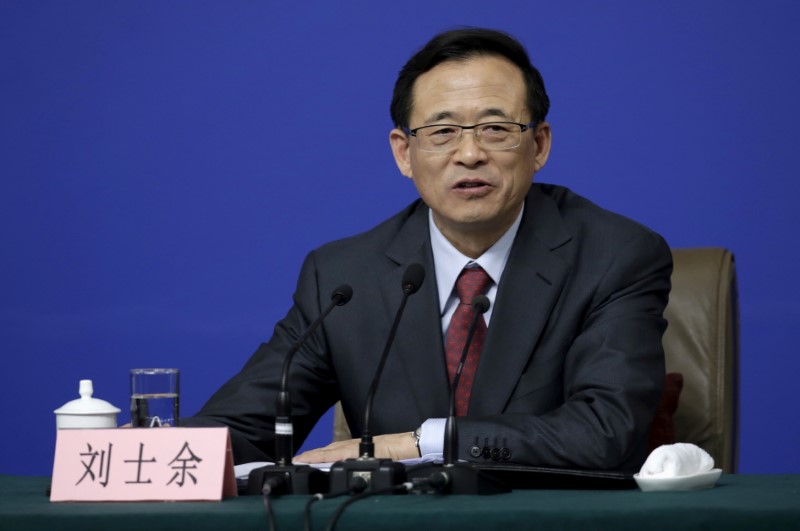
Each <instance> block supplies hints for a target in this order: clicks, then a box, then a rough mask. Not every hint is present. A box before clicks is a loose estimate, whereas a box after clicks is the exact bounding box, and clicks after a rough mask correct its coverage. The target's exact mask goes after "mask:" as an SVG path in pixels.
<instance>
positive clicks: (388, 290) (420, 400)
mask: <svg viewBox="0 0 800 531" xmlns="http://www.w3.org/2000/svg"><path fill="white" fill-rule="evenodd" d="M386 255H387V257H388V258H389V259H390V261H391V263H390V266H389V267H388V268H387V270H386V271H385V272H384V274H383V275H382V278H381V280H380V290H381V292H382V295H383V298H384V302H385V305H384V306H385V308H386V309H387V312H388V313H387V319H388V323H389V325H390V326H391V323H392V321H393V319H394V316H395V313H396V312H397V308H398V307H399V306H400V302H401V300H402V296H403V292H402V289H401V282H402V278H403V273H404V272H405V270H406V268H407V267H408V266H409V265H410V264H412V263H415V262H416V263H419V264H420V265H422V266H423V268H425V281H424V282H423V283H422V286H421V287H420V289H419V291H417V293H415V294H413V295H411V296H410V297H409V299H408V302H407V305H406V309H405V313H404V314H403V317H402V319H401V321H400V326H399V328H398V332H397V336H396V337H395V342H394V345H393V347H392V352H391V353H390V354H389V356H390V358H389V359H390V360H391V359H392V358H393V357H396V359H399V360H398V363H399V364H400V366H402V369H403V374H402V377H401V378H400V379H399V381H402V382H404V385H407V388H406V389H404V391H405V392H407V393H409V394H410V397H411V398H412V399H413V404H414V405H415V406H416V409H417V412H418V415H419V418H432V417H442V416H444V415H446V413H447V404H448V383H447V382H448V381H447V369H446V366H445V359H444V344H443V341H442V330H441V316H440V315H439V294H438V291H437V288H436V276H435V269H434V265H433V254H432V251H431V244H430V232H429V229H428V207H427V206H425V205H424V204H423V203H422V202H420V203H419V206H418V207H417V208H416V209H415V210H414V212H413V213H412V214H411V216H410V217H409V219H408V220H407V222H406V223H405V224H404V225H403V227H402V229H401V230H400V231H399V232H398V234H397V236H396V237H395V239H394V240H393V241H392V242H391V243H390V245H389V247H388V248H387V252H386ZM389 363H391V361H390V362H389ZM386 375H389V372H388V371H387V372H386Z"/></svg>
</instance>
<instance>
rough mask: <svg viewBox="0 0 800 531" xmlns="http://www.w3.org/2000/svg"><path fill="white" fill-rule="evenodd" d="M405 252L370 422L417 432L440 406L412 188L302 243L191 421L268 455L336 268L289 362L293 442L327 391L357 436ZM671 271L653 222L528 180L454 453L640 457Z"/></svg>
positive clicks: (381, 428)
mask: <svg viewBox="0 0 800 531" xmlns="http://www.w3.org/2000/svg"><path fill="white" fill-rule="evenodd" d="M413 262H418V263H420V264H422V265H423V266H424V268H425V270H426V272H427V278H426V280H425V282H424V283H423V285H422V287H421V288H420V290H419V291H418V292H417V293H416V294H414V295H412V296H411V297H410V298H409V300H408V304H407V307H406V310H405V314H404V315H403V318H402V321H401V323H400V327H399V330H398V334H397V338H396V340H395V343H394V345H393V347H392V350H391V353H390V356H389V360H388V362H387V365H386V370H385V372H384V373H383V378H382V381H381V385H380V387H379V390H378V393H377V395H376V398H375V402H374V405H373V419H372V425H371V432H372V433H373V434H381V433H398V432H403V431H412V430H413V429H415V428H416V427H418V426H419V425H420V424H421V423H422V422H423V421H425V420H426V419H428V418H434V417H445V416H446V415H447V411H448V379H447V371H446V367H445V356H444V347H443V338H442V333H441V319H440V316H439V303H438V295H437V290H436V286H435V278H434V267H433V258H432V252H431V245H430V238H429V232H428V207H427V206H426V205H425V204H424V203H422V202H421V201H416V202H414V203H413V204H411V205H410V206H409V207H408V208H406V209H405V210H403V211H402V212H400V213H399V214H398V215H396V216H394V217H392V218H391V219H389V220H388V221H386V222H384V223H382V224H381V225H379V226H377V227H376V228H374V229H372V230H370V231H368V232H366V233H363V234H360V235H357V236H354V237H352V238H348V239H345V240H340V241H336V242H333V243H330V244H327V245H325V246H323V247H321V248H319V249H317V250H315V251H313V252H312V253H310V254H309V255H308V257H307V258H306V261H305V263H304V265H303V268H302V271H301V273H300V278H299V281H298V284H297V290H296V293H295V295H294V306H293V307H292V308H291V309H290V310H289V313H288V314H287V315H286V317H285V318H284V319H283V320H282V321H281V322H279V323H278V324H277V326H276V327H275V331H274V334H273V337H272V339H271V340H270V341H269V343H266V344H263V345H262V346H261V347H260V348H259V349H258V350H257V351H256V352H255V353H254V354H253V356H252V357H251V358H250V360H249V361H248V362H247V364H246V365H245V366H244V368H243V369H242V371H241V372H240V373H239V374H238V375H236V376H235V377H234V378H232V379H231V380H230V381H229V382H228V383H226V384H225V385H224V386H223V387H222V388H221V389H220V390H219V391H217V393H216V394H214V395H213V396H212V397H211V399H210V400H209V402H208V403H207V404H206V405H205V406H204V407H203V408H202V410H201V411H200V412H199V414H198V415H197V416H196V417H195V418H193V419H189V421H188V422H185V424H187V425H198V424H200V425H209V424H213V423H223V424H226V425H228V426H230V427H231V428H232V436H233V444H234V455H235V459H236V461H237V462H244V461H252V460H263V459H268V457H267V456H268V455H269V454H272V452H273V415H274V408H275V395H276V392H277V389H278V387H279V378H280V372H281V366H282V363H283V359H284V356H285V354H286V352H287V351H288V350H289V347H290V346H291V344H292V343H293V342H294V341H295V339H296V338H297V337H298V336H299V335H300V334H301V333H302V332H303V330H304V329H305V328H306V327H307V326H308V325H309V324H310V322H311V321H313V320H314V319H315V318H316V317H317V316H318V315H319V313H320V311H321V310H322V309H323V308H324V307H325V306H327V305H328V304H329V302H330V297H331V292H332V290H333V289H334V288H335V287H336V286H338V285H339V284H341V283H343V282H346V283H349V284H350V285H352V287H353V292H354V295H353V298H352V300H351V301H350V302H349V304H347V305H346V306H343V307H341V308H336V309H334V311H333V312H332V313H331V314H330V315H329V316H328V318H327V319H326V321H325V323H324V325H323V327H322V328H321V331H319V333H317V334H315V335H313V336H312V337H311V338H310V339H309V341H308V342H307V343H306V344H305V347H304V348H303V349H302V350H301V351H300V352H298V354H297V355H296V356H295V358H294V361H293V365H292V371H291V378H290V382H291V392H292V403H293V413H294V415H295V416H294V423H295V444H296V446H299V445H300V444H301V443H302V441H303V440H304V439H305V437H306V436H307V434H308V432H309V431H310V429H311V428H312V427H313V425H314V423H315V422H316V420H317V419H318V418H319V417H320V415H322V414H323V413H324V412H325V411H326V410H328V408H330V407H331V406H332V405H333V404H334V403H335V402H336V401H337V400H341V401H342V405H343V407H344V412H345V415H346V417H347V420H348V423H349V425H350V428H351V430H352V432H353V434H354V436H359V435H360V432H361V426H362V422H363V420H362V419H363V412H364V405H365V396H366V392H367V389H368V388H369V385H370V383H371V380H372V378H373V375H374V372H375V369H376V366H377V363H378V359H379V357H380V355H381V352H382V351H383V348H384V343H385V341H386V338H387V335H388V333H389V328H390V326H391V323H392V320H393V318H394V314H395V312H396V310H397V308H398V306H399V304H400V301H401V298H402V289H401V277H402V275H403V272H404V270H405V269H406V267H407V266H408V265H409V264H411V263H413ZM671 270H672V259H671V254H670V250H669V248H668V247H667V245H666V243H665V242H664V240H663V239H662V238H661V237H660V236H658V235H657V234H655V233H654V232H652V231H650V230H648V229H646V228H644V227H642V226H641V225H639V224H637V223H634V222H632V221H630V220H628V219H625V218H623V217H621V216H618V215H616V214H612V213H610V212H607V211H605V210H602V209H600V208H599V207H597V206H596V205H594V204H592V203H591V202H589V201H587V200H586V199H584V198H582V197H580V196H578V195H576V194H574V193H572V192H571V191H569V190H567V189H565V188H562V187H558V186H551V185H541V184H534V186H533V187H532V189H531V192H530V193H529V194H528V197H527V200H526V207H525V213H524V216H523V219H522V223H521V224H520V228H519V231H518V233H517V236H516V239H515V240H514V245H513V247H512V250H511V254H510V256H509V260H508V263H507V265H506V269H505V271H504V273H503V276H502V278H501V280H500V283H499V286H498V292H497V297H496V301H495V305H494V308H493V314H492V320H491V323H490V326H489V330H488V335H487V338H486V343H485V345H484V350H483V353H482V354H481V357H480V363H479V367H478V371H477V375H476V379H475V382H474V384H473V390H472V397H471V400H470V407H469V416H468V417H462V418H459V421H458V429H459V443H460V444H459V457H460V458H462V459H469V460H483V459H485V457H477V458H476V457H475V456H474V453H476V452H475V450H474V447H476V446H477V447H478V448H483V447H484V446H487V447H489V448H507V449H508V452H506V453H507V454H508V453H510V457H509V459H508V460H509V461H510V462H515V463H522V464H528V465H539V466H564V467H580V468H590V469H612V468H617V469H620V468H624V469H630V470H633V469H636V468H638V467H639V466H640V465H641V463H642V462H643V460H644V458H645V457H646V455H645V452H646V444H647V433H648V430H649V426H650V423H651V421H652V418H653V415H654V412H655V409H656V406H657V403H658V400H659V397H660V394H661V390H662V385H663V380H664V355H663V350H662V346H661V336H662V334H663V332H664V329H665V328H666V322H665V321H664V319H663V317H662V312H663V310H664V307H665V306H666V303H667V298H668V293H669V288H670V273H671ZM471 450H472V451H471ZM264 454H266V455H264Z"/></svg>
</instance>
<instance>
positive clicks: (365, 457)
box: [330, 264, 425, 493]
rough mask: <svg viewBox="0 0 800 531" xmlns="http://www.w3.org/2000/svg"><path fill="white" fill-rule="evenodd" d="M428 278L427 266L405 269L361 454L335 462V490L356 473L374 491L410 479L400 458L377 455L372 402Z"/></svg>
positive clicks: (345, 486)
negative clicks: (412, 301) (411, 300)
mask: <svg viewBox="0 0 800 531" xmlns="http://www.w3.org/2000/svg"><path fill="white" fill-rule="evenodd" d="M424 279H425V270H424V269H423V268H422V266H421V265H419V264H411V265H410V266H408V268H407V269H406V271H405V273H403V281H402V288H403V299H402V301H401V302H400V307H399V308H398V309H397V313H396V314H395V318H394V322H393V323H392V328H391V330H390V331H389V336H388V337H387V339H386V346H385V347H384V349H383V353H382V354H381V358H380V361H379V362H378V368H377V370H376V371H375V376H374V377H373V379H372V384H371V385H370V387H369V390H368V391H367V401H366V404H365V406H364V427H363V429H362V432H361V442H360V443H359V445H358V453H359V457H358V458H356V459H347V460H345V461H339V462H336V463H334V464H333V465H332V466H331V470H330V488H331V490H332V491H343V490H347V489H349V488H350V487H351V486H352V483H353V478H355V477H359V478H363V479H365V480H366V481H367V483H368V485H369V487H368V488H369V490H370V491H371V492H378V491H381V492H392V493H394V492H398V491H396V490H392V487H394V486H395V485H399V484H401V483H404V482H405V481H406V470H405V465H403V464H402V463H399V462H397V461H392V460H391V459H376V458H375V444H374V443H373V441H372V434H371V432H370V419H371V418H372V402H373V401H374V399H375V393H376V392H377V390H378V383H379V382H380V378H381V375H382V374H383V368H384V366H385V365H386V360H387V359H388V357H389V350H390V348H391V346H392V343H393V342H394V337H395V334H396V333H397V328H398V326H399V325H400V318H401V317H402V315H403V310H404V309H405V306H406V302H407V301H408V297H409V296H410V295H412V294H414V293H416V292H417V290H418V289H419V287H420V286H421V285H422V281H423V280H424Z"/></svg>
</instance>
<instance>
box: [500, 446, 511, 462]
mask: <svg viewBox="0 0 800 531" xmlns="http://www.w3.org/2000/svg"><path fill="white" fill-rule="evenodd" d="M500 459H502V460H503V461H508V460H509V459H511V450H509V449H508V448H500Z"/></svg>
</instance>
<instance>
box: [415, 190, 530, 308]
mask: <svg viewBox="0 0 800 531" xmlns="http://www.w3.org/2000/svg"><path fill="white" fill-rule="evenodd" d="M524 211H525V206H524V205H523V207H522V208H521V209H520V211H519V214H518V215H517V219H515V220H514V223H512V224H511V226H510V227H509V228H508V230H507V231H506V232H505V234H503V235H502V236H501V237H500V239H499V240H497V241H496V242H495V243H494V245H492V246H491V247H489V248H488V249H487V250H486V252H484V253H483V254H482V255H480V256H479V257H478V258H476V259H475V260H473V259H472V258H470V257H468V256H466V255H464V254H462V253H461V252H460V251H459V250H458V249H456V248H455V247H454V246H453V244H452V243H450V241H448V239H447V238H445V236H444V234H442V231H440V230H439V227H437V226H436V223H435V222H434V221H433V211H432V210H429V211H428V228H429V231H430V236H431V248H432V250H433V265H434V269H435V272H436V286H437V288H438V290H439V312H440V313H444V308H445V306H446V304H447V300H448V299H449V298H450V294H451V293H452V292H453V287H454V286H455V284H456V280H457V279H458V275H460V274H461V270H462V269H464V268H465V267H468V266H472V265H473V264H477V265H479V266H480V267H482V268H483V270H484V271H486V273H487V274H488V275H489V277H490V278H491V279H492V282H494V284H495V285H497V284H499V283H500V277H501V276H502V275H503V270H504V269H505V267H506V262H508V255H509V254H510V253H511V246H512V244H513V243H514V237H515V236H516V235H517V230H518V229H519V224H520V222H521V221H522V213H523V212H524Z"/></svg>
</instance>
